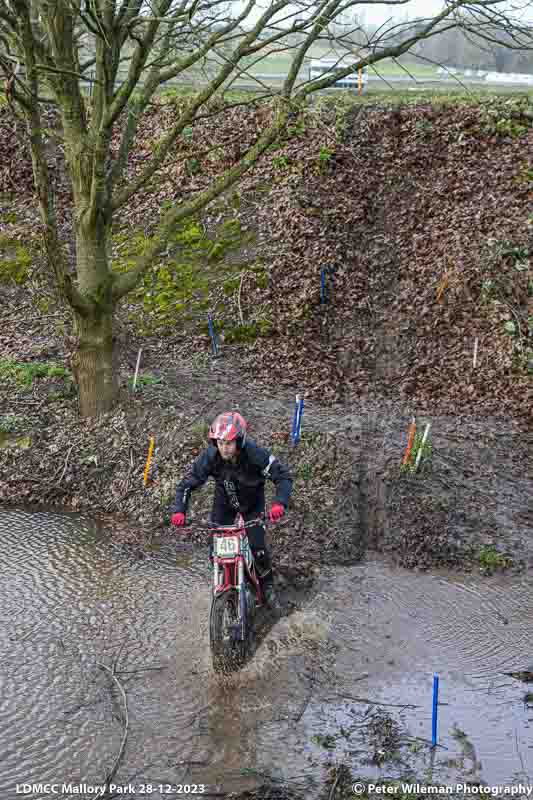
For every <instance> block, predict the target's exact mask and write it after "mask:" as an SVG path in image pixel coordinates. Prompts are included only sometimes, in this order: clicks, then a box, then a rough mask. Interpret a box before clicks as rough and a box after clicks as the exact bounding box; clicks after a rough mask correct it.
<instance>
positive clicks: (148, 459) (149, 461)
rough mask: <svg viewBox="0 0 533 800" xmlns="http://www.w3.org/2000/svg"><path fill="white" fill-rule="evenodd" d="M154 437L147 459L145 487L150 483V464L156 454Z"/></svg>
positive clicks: (151, 439) (151, 438)
mask: <svg viewBox="0 0 533 800" xmlns="http://www.w3.org/2000/svg"><path fill="white" fill-rule="evenodd" d="M154 444H155V441H154V437H153V436H150V447H149V448H148V458H147V459H146V466H145V468H144V485H145V486H146V484H147V482H148V473H149V472H150V464H151V461H152V454H153V452H154Z"/></svg>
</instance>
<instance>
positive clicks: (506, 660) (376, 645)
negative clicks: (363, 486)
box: [0, 511, 533, 798]
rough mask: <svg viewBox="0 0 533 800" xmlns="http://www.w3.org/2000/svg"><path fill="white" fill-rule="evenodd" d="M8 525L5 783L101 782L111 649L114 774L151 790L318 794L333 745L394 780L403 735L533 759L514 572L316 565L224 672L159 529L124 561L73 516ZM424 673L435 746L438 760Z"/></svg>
mask: <svg viewBox="0 0 533 800" xmlns="http://www.w3.org/2000/svg"><path fill="white" fill-rule="evenodd" d="M0 529H1V531H2V540H3V555H4V570H3V581H2V584H1V589H0V651H1V654H2V661H1V665H0V681H1V689H2V691H1V694H0V792H1V796H2V797H3V798H15V797H16V796H17V795H16V793H15V786H16V784H17V783H22V782H26V783H32V782H59V783H62V782H73V783H81V782H85V783H88V784H101V783H102V781H103V779H104V777H105V775H106V772H107V771H108V770H109V769H110V768H111V767H112V766H113V764H114V761H115V758H116V756H117V754H118V752H119V750H120V746H121V740H122V735H123V729H124V711H123V702H122V699H121V695H120V693H119V691H118V689H117V687H116V685H115V686H114V685H113V681H112V680H111V679H110V676H109V673H108V672H106V671H105V669H103V668H102V665H104V666H107V667H110V668H112V667H113V665H115V671H116V675H117V677H118V679H119V681H120V683H121V685H122V687H123V688H124V691H125V693H126V697H127V707H128V738H127V744H126V749H125V753H124V758H123V760H122V762H121V766H120V768H119V771H118V773H117V775H116V779H115V780H116V782H117V783H128V782H131V781H134V782H137V783H144V784H152V785H153V786H154V787H155V788H154V792H153V793H154V796H159V795H160V794H161V792H160V791H159V789H158V788H157V787H159V785H160V784H176V783H181V784H183V783H188V784H192V783H199V784H205V785H206V787H208V790H209V791H211V792H217V791H224V792H230V791H240V790H243V789H249V788H254V787H255V786H257V785H259V784H261V783H264V782H265V781H273V782H276V781H278V780H291V781H294V782H295V783H297V784H299V785H301V786H302V787H303V788H305V790H306V792H307V793H308V795H309V796H313V794H314V790H315V789H318V788H319V787H320V785H321V784H322V781H323V778H324V765H325V764H326V763H327V762H331V761H332V760H333V761H339V760H341V759H342V758H344V759H345V760H346V762H347V763H348V764H349V765H350V766H351V768H352V771H353V773H354V774H358V775H365V776H369V777H370V776H374V777H395V776H398V777H399V776H403V775H405V774H406V770H407V766H406V763H405V753H406V752H407V753H408V754H409V758H410V762H409V763H410V765H411V767H416V769H417V770H419V771H418V773H417V774H418V775H419V777H420V776H422V775H425V776H426V777H427V776H428V775H429V774H433V776H434V777H435V778H436V779H437V778H438V779H439V780H450V781H454V782H455V779H456V778H457V777H460V778H461V779H464V778H465V776H467V775H468V776H470V779H471V780H474V781H475V780H482V781H485V782H487V783H489V784H495V783H500V784H505V783H513V782H514V781H516V780H518V779H520V778H521V779H522V781H524V779H525V778H526V777H527V775H528V774H529V773H531V774H533V755H532V749H531V746H532V743H531V741H530V737H529V724H530V717H533V710H530V709H529V708H528V706H527V704H526V703H524V695H525V693H526V692H527V690H528V685H527V684H526V683H522V682H520V681H518V680H516V679H515V678H513V677H509V676H508V675H506V674H505V673H516V672H518V671H520V670H524V669H528V668H529V667H531V663H530V661H529V652H530V647H529V642H530V640H531V634H532V627H533V624H532V622H531V619H532V613H531V612H532V611H533V591H532V590H531V589H530V588H529V587H528V583H527V578H526V577H525V576H524V577H523V578H520V579H514V580H513V581H512V582H510V581H507V580H495V579H491V580H490V581H489V580H486V579H475V578H470V577H465V576H462V577H454V576H450V575H446V574H444V573H442V574H439V575H430V574H415V573H412V572H407V571H402V570H393V569H390V568H387V567H385V566H384V565H383V564H381V563H379V562H372V561H369V562H366V563H362V564H360V565H358V566H355V567H350V568H337V569H335V570H327V571H324V572H323V573H322V574H321V576H320V578H319V580H318V582H317V586H316V592H315V593H314V594H313V595H312V597H311V598H310V599H309V600H306V601H305V602H302V603H301V604H300V606H299V607H298V608H297V610H296V611H295V612H294V613H292V614H291V615H290V616H289V617H287V618H285V619H282V620H281V621H280V622H279V623H277V624H276V625H274V626H273V627H272V626H267V627H266V630H265V632H264V635H263V638H262V640H261V641H260V645H259V648H258V652H257V653H256V656H255V658H254V659H253V661H252V662H250V664H248V665H247V666H246V668H245V669H243V670H242V671H241V672H240V673H238V674H236V675H234V676H231V677H227V678H221V677H219V676H216V675H215V674H214V673H213V672H212V670H211V665H210V657H209V650H208V626H207V622H208V611H209V584H208V572H207V564H206V559H205V557H203V555H202V554H201V553H198V552H194V553H192V552H186V553H184V551H183V549H179V546H178V545H176V547H173V546H172V545H168V546H163V547H161V548H160V549H159V550H157V551H155V552H154V553H153V554H151V555H150V556H148V557H147V558H145V559H142V560H138V561H135V562H132V561H126V560H125V559H124V557H123V556H122V555H121V554H120V553H119V552H118V551H116V550H115V549H114V548H112V547H111V546H110V545H109V544H108V543H107V541H106V538H105V537H102V536H98V535H97V534H96V533H95V531H94V529H93V527H92V525H91V524H90V523H89V522H88V521H84V519H83V518H81V517H71V516H67V515H55V514H48V513H43V512H40V513H29V512H21V511H3V512H2V514H1V517H0ZM532 661H533V659H532ZM435 672H437V673H438V674H439V677H440V703H441V705H440V707H439V744H440V745H441V747H439V748H438V749H437V750H436V751H433V757H432V758H431V756H430V750H429V748H428V746H427V744H426V742H427V740H430V739H431V706H432V684H433V674H434V673H435ZM380 714H386V715H388V716H387V718H380ZM380 720H381V721H380ZM391 720H392V722H391ZM387 725H392V728H394V725H397V726H398V731H400V734H399V735H400V736H401V739H402V745H403V749H402V750H401V751H400V750H399V749H398V750H397V752H396V753H394V752H393V751H394V747H389V746H388V745H387V742H386V741H385V740H384V739H383V736H384V731H385V732H386V730H387ZM391 730H392V729H391ZM392 733H394V731H393V730H392ZM391 735H392V734H391ZM380 736H381V737H382V739H383V741H382V740H380ZM389 744H390V743H389ZM406 748H407V749H406ZM391 753H392V755H391ZM369 762H372V763H369ZM428 770H433V773H430V772H428ZM163 794H164V796H177V795H172V794H169V793H164V792H163Z"/></svg>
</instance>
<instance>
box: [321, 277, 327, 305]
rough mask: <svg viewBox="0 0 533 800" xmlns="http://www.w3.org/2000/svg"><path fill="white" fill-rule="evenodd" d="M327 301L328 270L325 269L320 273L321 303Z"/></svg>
mask: <svg viewBox="0 0 533 800" xmlns="http://www.w3.org/2000/svg"><path fill="white" fill-rule="evenodd" d="M326 302H327V293H326V270H325V269H323V270H322V271H321V273H320V303H321V304H322V305H323V304H324V303H326Z"/></svg>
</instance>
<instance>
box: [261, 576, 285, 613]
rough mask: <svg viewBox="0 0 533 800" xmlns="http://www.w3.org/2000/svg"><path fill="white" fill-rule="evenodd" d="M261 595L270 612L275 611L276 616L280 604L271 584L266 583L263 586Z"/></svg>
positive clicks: (279, 611)
mask: <svg viewBox="0 0 533 800" xmlns="http://www.w3.org/2000/svg"><path fill="white" fill-rule="evenodd" d="M263 594H264V595H265V600H266V604H267V606H268V607H269V609H270V610H271V611H275V612H276V614H280V613H281V603H280V602H279V599H278V595H277V593H276V590H275V589H274V584H273V583H267V584H264V585H263Z"/></svg>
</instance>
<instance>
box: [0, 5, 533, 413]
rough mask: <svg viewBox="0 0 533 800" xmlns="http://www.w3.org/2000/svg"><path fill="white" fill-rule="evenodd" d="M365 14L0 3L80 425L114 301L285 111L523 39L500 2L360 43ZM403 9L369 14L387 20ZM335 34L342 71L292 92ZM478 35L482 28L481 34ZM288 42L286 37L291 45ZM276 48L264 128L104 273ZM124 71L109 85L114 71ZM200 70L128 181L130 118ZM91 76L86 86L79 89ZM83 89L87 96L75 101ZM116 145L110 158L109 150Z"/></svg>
mask: <svg viewBox="0 0 533 800" xmlns="http://www.w3.org/2000/svg"><path fill="white" fill-rule="evenodd" d="M374 2H376V0H364V1H363V2H356V0H296V2H294V0H267V1H266V2H265V3H264V4H259V3H257V1H256V0H245V2H244V3H239V4H233V3H228V2H226V0H0V65H1V66H2V67H3V69H4V72H5V76H6V94H7V96H8V100H9V101H10V103H12V104H13V107H14V108H18V109H19V110H21V111H22V112H23V114H24V116H25V119H26V122H27V130H28V134H29V140H30V145H31V153H32V161H33V172H34V182H35V187H36V191H37V196H38V201H39V207H40V213H41V217H42V222H43V226H44V244H45V252H46V257H47V264H48V268H49V270H50V271H51V273H52V275H53V277H54V280H55V284H56V286H57V288H58V291H59V292H60V294H61V295H62V296H63V298H64V299H65V300H66V301H67V302H68V304H69V305H70V307H71V308H72V311H73V315H74V321H75V331H76V335H77V339H78V346H77V351H76V353H75V354H74V357H73V368H74V373H75V377H76V381H77V385H78V392H79V404H80V413H81V414H82V415H83V416H93V415H96V414H99V413H101V412H105V411H108V410H109V409H111V408H112V407H113V404H114V402H115V398H116V393H117V389H118V377H117V374H116V371H115V370H114V368H113V348H114V345H113V315H114V309H115V307H116V304H117V303H118V301H119V300H120V299H121V298H122V297H124V296H125V295H126V294H127V293H128V292H130V291H132V290H133V289H134V288H135V287H136V286H137V285H138V284H139V282H140V281H141V279H142V278H143V276H144V274H145V273H146V271H147V270H148V269H149V268H150V267H151V265H152V264H153V263H154V260H155V259H156V258H157V256H158V255H159V254H160V253H161V251H162V250H163V249H164V247H165V242H166V237H167V235H168V232H169V231H170V230H171V229H172V228H173V227H175V225H176V224H177V223H179V222H180V221H183V220H185V219H186V218H187V217H190V216H192V215H194V214H197V213H198V212H199V211H201V210H202V209H203V208H205V207H206V206H207V205H208V204H209V203H210V202H211V201H212V200H214V199H215V198H216V197H218V196H219V195H221V194H222V193H223V192H225V191H226V190H227V189H228V188H229V187H231V186H232V185H234V184H236V183H237V182H238V181H239V180H240V178H241V177H242V176H243V175H244V173H245V172H246V171H247V170H248V169H249V168H250V167H251V166H252V165H253V164H254V163H255V162H256V161H257V160H258V159H259V158H260V157H261V155H262V153H264V151H265V150H266V149H267V148H268V147H269V146H270V145H271V144H272V143H274V142H275V141H276V139H277V138H278V137H279V136H280V134H281V132H282V131H283V129H284V126H285V125H286V122H287V119H288V115H289V113H290V111H291V108H292V107H293V104H294V103H298V102H301V101H303V100H304V99H305V98H306V97H307V96H309V95H310V94H311V93H312V92H315V91H317V90H318V89H322V88H325V87H327V86H330V85H332V84H333V83H334V82H335V81H337V80H338V79H339V78H341V77H344V76H346V75H348V74H349V73H350V72H352V71H353V70H355V69H357V68H359V67H363V66H365V65H370V64H373V63H376V62H378V61H380V60H382V59H384V58H389V57H398V56H401V55H402V54H403V53H407V52H408V51H410V50H411V49H412V48H413V46H414V45H415V44H416V43H417V42H420V41H423V40H427V39H429V38H430V37H433V36H435V35H437V34H438V33H442V32H445V31H447V30H453V29H456V28H458V27H461V26H462V25H464V24H465V19H466V18H465V16H464V15H463V16H462V11H463V10H464V11H465V13H468V20H467V21H468V26H469V28H471V29H473V30H475V31H476V32H477V33H478V34H479V35H483V30H486V31H488V32H489V33H491V34H492V32H493V30H494V24H495V23H496V22H497V24H498V26H499V27H501V25H502V23H503V21H505V26H506V30H507V31H508V34H509V36H510V37H511V38H513V37H514V38H513V42H514V46H517V47H526V46H527V45H528V43H529V41H530V38H531V31H528V30H527V27H526V26H524V25H521V24H520V20H514V19H513V18H512V17H511V16H509V15H508V16H505V17H504V13H503V11H502V9H507V8H508V7H509V3H508V2H507V0H475V1H474V2H466V0H446V3H445V4H444V6H443V9H442V11H441V12H440V13H438V14H435V15H434V16H433V17H431V18H427V19H424V20H420V19H419V20H417V21H416V24H415V23H412V22H409V21H404V22H401V23H397V22H395V21H394V19H393V18H391V20H390V21H389V23H387V24H385V25H382V26H381V27H380V28H378V29H377V30H375V31H374V32H373V33H372V34H371V35H370V34H368V33H365V31H364V30H363V28H362V27H361V26H360V25H359V24H358V22H357V20H358V19H359V18H360V17H358V16H357V12H358V11H359V12H360V11H364V10H365V8H366V7H367V6H368V5H370V4H372V3H374ZM406 3H407V0H385V2H383V0H380V5H382V6H383V5H389V6H390V7H391V9H392V10H393V9H394V8H396V7H398V6H400V7H402V6H405V5H406ZM338 20H342V21H343V22H344V23H346V22H347V21H349V20H353V21H354V22H353V26H352V27H351V28H350V26H349V25H346V24H344V25H343V26H342V28H340V29H339V26H337V29H336V32H337V36H336V38H335V41H334V42H332V48H333V50H334V52H335V53H336V54H337V55H338V57H339V63H340V60H341V58H346V57H349V61H350V65H349V66H344V64H345V63H346V62H345V61H344V62H342V63H343V67H342V69H337V70H334V71H331V72H329V73H327V74H325V75H324V76H322V77H320V78H319V79H316V80H313V81H301V80H299V75H300V73H301V68H302V66H303V64H304V60H305V59H306V58H308V57H309V55H310V53H311V51H312V48H313V47H314V46H316V45H317V44H318V43H321V42H322V43H323V42H324V41H325V40H327V41H331V38H332V26H335V23H336V21H338ZM491 24H492V27H491ZM296 34H297V35H296ZM273 46H275V47H276V48H283V47H284V46H286V47H287V49H288V51H289V52H290V53H291V66H290V69H289V70H288V73H287V77H286V79H285V81H284V83H283V85H282V88H281V89H280V90H279V92H278V93H277V94H278V98H277V101H276V104H275V114H274V116H273V121H272V123H271V124H270V125H269V126H268V127H267V128H266V129H265V130H263V131H262V132H261V133H260V134H259V135H258V136H257V139H256V140H255V142H254V143H253V144H252V145H251V146H250V147H249V149H248V150H247V151H246V152H245V153H244V154H243V155H242V156H241V158H240V160H239V161H238V162H237V163H236V164H235V165H234V166H232V167H231V168H230V169H228V170H226V171H225V172H224V173H223V174H222V175H220V176H219V177H217V178H216V179H214V180H213V182H212V183H211V185H209V186H208V187H207V188H205V189H203V190H202V191H198V192H197V193H195V194H192V195H191V194H187V195H184V197H183V198H182V199H181V201H180V202H177V203H176V205H175V206H174V207H173V208H172V209H171V210H169V211H166V212H165V213H164V214H163V215H162V218H161V224H160V225H159V227H158V233H157V234H156V235H155V236H154V237H153V239H152V240H151V244H150V247H149V249H148V250H147V252H145V253H144V254H143V255H142V257H140V258H139V261H138V263H137V265H136V266H135V268H134V269H132V270H131V271H129V272H127V273H119V272H117V271H114V270H113V268H112V263H111V258H110V251H111V248H110V243H111V229H112V222H113V218H114V217H115V215H117V214H119V212H120V211H121V209H123V208H124V207H125V206H126V204H127V203H128V202H129V201H130V199H131V198H132V196H133V195H135V194H136V193H137V192H142V191H143V187H144V186H145V185H146V184H147V182H148V181H149V180H150V178H151V177H152V176H153V175H154V173H155V172H156V171H157V170H158V169H160V168H161V166H162V165H163V164H164V163H165V160H166V159H167V158H168V157H169V153H170V151H171V148H172V145H173V143H174V142H175V141H176V138H177V137H178V136H179V135H180V134H181V133H182V131H183V130H184V128H186V127H188V126H190V125H192V124H193V123H194V121H195V120H197V119H198V118H199V117H201V116H202V114H205V113H206V112H205V110H206V106H207V105H208V104H209V103H210V101H211V100H212V99H213V98H214V97H215V95H217V94H218V93H220V92H221V91H222V90H223V89H224V87H226V86H227V85H228V83H231V81H232V80H234V79H235V78H236V77H238V76H240V75H243V74H247V68H246V66H245V65H249V64H250V62H251V61H253V60H257V59H259V58H260V57H261V56H262V54H264V53H265V52H267V49H268V48H272V47H273ZM122 68H126V69H127V73H126V76H125V79H124V80H123V81H122V82H121V81H120V80H119V70H120V69H122ZM193 70H196V73H195V74H196V77H197V79H198V74H199V70H203V82H202V83H201V84H199V85H198V88H197V90H196V91H195V92H194V93H193V94H192V95H191V97H190V99H189V100H188V102H187V103H186V105H185V107H184V109H183V110H182V111H181V113H180V114H179V115H178V116H177V118H176V120H175V122H174V124H173V125H172V126H171V127H170V128H169V129H168V130H167V131H165V132H164V133H163V134H162V136H161V138H160V140H159V142H158V143H157V145H156V146H155V147H154V150H153V155H152V158H151V160H150V161H149V162H148V163H146V164H145V165H144V167H143V169H142V171H141V172H140V173H139V174H137V175H136V176H135V177H134V178H132V179H131V180H129V182H128V179H127V171H126V166H127V162H128V156H129V154H130V152H131V151H132V150H134V149H135V146H136V135H137V131H138V126H139V120H140V118H141V116H142V115H143V114H144V113H145V112H146V110H147V108H148V105H149V103H150V102H151V99H152V98H153V96H154V94H155V93H156V92H157V91H158V89H159V88H160V87H161V86H162V85H163V84H165V82H167V81H168V80H170V79H173V78H176V77H178V76H182V77H183V76H186V75H188V74H190V73H191V71H193ZM91 76H93V77H91ZM89 80H92V82H93V91H92V92H91V93H90V95H89V94H88V93H87V92H86V91H85V86H86V85H87V82H88V81H89ZM50 99H51V100H52V102H53V103H54V104H55V106H56V107H57V111H58V114H59V118H60V121H61V136H62V145H63V148H64V153H65V161H66V166H67V169H68V176H69V180H70V182H71V185H72V195H73V230H74V234H75V252H76V257H75V270H74V272H73V274H72V277H71V274H70V272H71V271H70V270H69V265H68V263H67V261H66V256H65V248H64V247H63V244H64V243H63V242H62V241H61V239H60V236H59V231H58V225H57V221H56V210H55V204H54V196H53V192H52V180H51V177H52V176H51V174H50V172H49V168H48V164H47V159H46V148H45V142H44V137H43V109H44V106H45V104H46V103H47V102H49V101H50ZM117 131H118V132H119V134H120V147H119V149H118V152H117V153H116V154H114V151H112V148H111V142H112V136H113V134H115V135H116V133H117Z"/></svg>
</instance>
